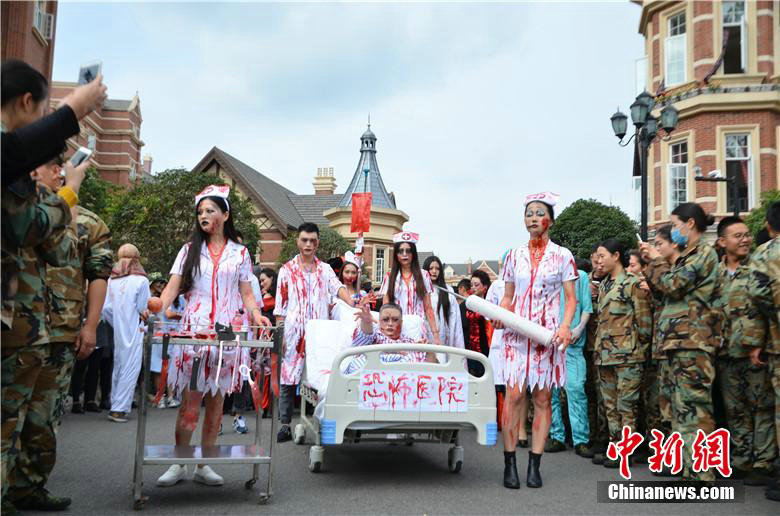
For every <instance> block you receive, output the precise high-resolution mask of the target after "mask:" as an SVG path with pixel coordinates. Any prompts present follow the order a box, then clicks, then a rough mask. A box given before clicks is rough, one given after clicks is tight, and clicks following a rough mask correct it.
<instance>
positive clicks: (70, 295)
mask: <svg viewBox="0 0 780 516" xmlns="http://www.w3.org/2000/svg"><path fill="white" fill-rule="evenodd" d="M77 209H78V215H77V217H76V224H77V227H78V235H77V240H76V242H75V245H76V250H77V253H78V254H77V255H76V256H75V257H74V259H73V261H72V262H70V263H69V264H68V265H66V266H64V267H51V266H50V267H49V268H48V270H47V271H46V283H47V286H48V288H49V295H50V296H51V308H52V312H51V339H52V341H57V342H75V340H76V337H77V336H78V333H79V329H80V328H81V321H82V320H83V318H84V315H85V314H84V312H85V308H86V306H85V299H86V292H85V281H93V280H98V279H103V280H107V279H108V278H109V276H111V266H112V265H113V253H112V251H111V233H110V232H109V230H108V226H106V224H105V223H104V222H103V221H102V220H101V219H100V217H98V216H97V215H95V214H94V213H92V212H91V211H89V210H88V209H86V208H82V207H81V206H78V208H77ZM73 236H74V235H72V234H71V235H69V237H68V238H72V237H73Z"/></svg>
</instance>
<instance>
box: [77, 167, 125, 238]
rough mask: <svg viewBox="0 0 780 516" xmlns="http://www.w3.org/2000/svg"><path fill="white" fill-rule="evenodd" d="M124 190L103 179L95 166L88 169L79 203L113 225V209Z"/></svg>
mask: <svg viewBox="0 0 780 516" xmlns="http://www.w3.org/2000/svg"><path fill="white" fill-rule="evenodd" d="M121 192H122V190H121V189H120V188H119V187H118V186H116V185H115V184H113V183H109V182H108V181H105V180H104V179H101V178H100V176H99V175H98V173H97V170H96V169H95V167H90V168H89V169H88V170H87V175H86V177H85V178H84V182H83V183H81V189H80V190H79V204H80V205H81V206H83V207H85V208H86V209H88V210H89V211H91V212H92V213H94V214H95V215H97V216H98V217H100V218H101V219H103V222H105V223H106V224H108V225H109V227H110V225H111V209H112V207H113V205H114V201H115V199H116V198H117V197H118V196H121Z"/></svg>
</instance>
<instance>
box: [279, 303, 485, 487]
mask: <svg viewBox="0 0 780 516" xmlns="http://www.w3.org/2000/svg"><path fill="white" fill-rule="evenodd" d="M415 317H416V318H417V320H415V319H414V318H415ZM422 327H423V326H422V319H421V318H419V317H417V316H410V315H406V316H404V322H403V328H404V334H405V335H409V336H410V337H411V338H415V337H414V336H412V335H410V332H411V333H412V334H414V333H417V334H418V335H420V334H421V331H422ZM354 328H355V324H349V322H348V321H346V322H342V321H322V320H316V321H309V322H308V323H307V326H306V363H305V370H304V378H303V381H302V382H301V423H300V424H298V425H296V427H295V431H294V434H293V437H294V441H295V443H296V444H304V443H305V442H306V441H307V438H310V440H311V441H313V442H314V444H313V446H312V447H311V448H310V450H309V470H310V471H312V472H315V473H316V472H320V471H322V469H323V467H324V454H325V446H326V445H338V444H343V443H350V444H353V443H360V442H392V443H406V444H412V443H420V442H428V443H442V444H449V445H451V446H450V448H449V450H448V456H447V458H448V461H447V463H448V467H449V470H450V471H451V472H453V473H458V472H460V470H461V468H462V467H463V447H462V446H461V444H460V443H461V437H460V435H461V431H462V430H466V429H475V430H476V432H477V442H479V443H480V444H482V445H486V446H492V445H494V444H495V443H496V437H497V425H496V394H495V387H494V385H493V374H492V369H491V366H490V362H489V361H488V359H487V357H485V356H484V355H482V354H481V353H476V352H473V351H468V350H463V349H456V348H450V347H446V348H442V346H436V345H429V344H381V345H371V346H361V347H356V348H352V347H351V336H352V332H353V331H354ZM415 328H416V329H415ZM410 349H413V350H415V351H422V352H434V353H437V356H438V358H439V362H440V363H438V364H435V363H428V362H420V363H408V362H407V363H383V362H382V361H381V359H380V356H381V354H382V353H388V352H399V351H406V350H410ZM443 349H444V350H446V353H442V351H443ZM358 355H364V356H365V365H364V367H363V368H362V369H361V370H360V371H358V372H355V373H353V374H349V375H347V374H344V373H342V371H343V370H344V368H345V366H346V364H347V363H349V362H350V361H351V360H353V359H354V358H355V357H357V356H358ZM464 359H471V360H477V361H479V362H481V363H482V365H483V366H484V367H485V374H484V375H483V376H482V377H481V378H476V377H474V376H471V375H469V374H468V371H467V370H466V367H465V364H464V362H465V360H464ZM374 380H377V381H374ZM393 384H394V387H395V388H393ZM377 385H379V386H380V388H377ZM442 385H444V391H442V389H441V387H442ZM399 387H400V388H399ZM453 391H455V392H454V394H453ZM382 394H384V395H385V397H384V398H383V397H382V396H381V395H382ZM404 394H406V395H407V398H406V399H404V396H403V395H404ZM442 394H443V397H442ZM372 395H373V396H377V397H378V398H379V402H378V403H374V402H373V399H372V398H371V396H372ZM426 396H427V397H426ZM448 397H449V399H448ZM389 398H392V399H389ZM431 398H433V399H431ZM309 406H311V407H315V412H314V414H315V415H314V416H313V417H311V416H308V415H307V407H309Z"/></svg>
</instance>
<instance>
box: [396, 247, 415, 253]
mask: <svg viewBox="0 0 780 516" xmlns="http://www.w3.org/2000/svg"><path fill="white" fill-rule="evenodd" d="M396 254H412V250H411V249H407V248H405V247H402V248H401V249H399V250H398V252H397V253H396Z"/></svg>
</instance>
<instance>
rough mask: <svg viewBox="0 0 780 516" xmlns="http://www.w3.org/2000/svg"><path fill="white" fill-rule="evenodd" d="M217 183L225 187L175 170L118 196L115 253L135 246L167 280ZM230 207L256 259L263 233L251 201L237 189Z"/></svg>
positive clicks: (113, 221) (148, 265)
mask: <svg viewBox="0 0 780 516" xmlns="http://www.w3.org/2000/svg"><path fill="white" fill-rule="evenodd" d="M212 184H225V183H224V181H222V180H221V179H220V178H219V177H216V176H214V175H213V174H208V173H206V172H197V173H195V172H190V171H188V170H186V169H171V170H166V171H164V172H161V173H159V174H158V175H157V176H155V179H154V180H153V181H149V182H145V183H141V184H139V185H138V186H136V187H134V188H133V189H130V190H125V191H122V192H121V193H119V194H117V195H116V196H115V198H114V199H113V201H112V205H113V207H112V209H111V210H110V211H111V217H110V225H109V227H110V229H111V233H112V236H113V243H114V248H115V249H116V248H118V247H119V246H120V245H121V244H124V243H127V242H129V243H131V244H135V246H136V247H138V249H139V250H140V251H141V257H142V260H143V262H144V267H146V270H147V272H160V273H162V274H163V275H165V276H167V275H168V272H169V271H170V268H171V265H173V262H174V260H175V259H176V254H177V253H178V252H179V249H180V248H181V246H182V245H183V244H184V243H185V242H187V240H189V237H190V234H191V232H192V230H193V228H194V224H195V205H194V203H195V195H197V194H198V193H199V192H200V191H201V190H203V189H204V188H205V187H206V186H208V185H212ZM228 202H229V203H230V209H231V212H232V216H233V221H234V223H235V226H236V229H237V230H238V231H239V232H241V234H242V235H243V239H244V245H246V246H247V248H249V251H250V252H251V253H252V256H253V257H254V256H255V254H256V252H257V251H258V250H259V247H260V230H259V228H258V227H257V224H255V222H254V215H253V213H252V206H251V204H250V201H248V200H247V199H244V198H240V197H238V196H237V195H236V194H235V191H233V190H231V192H230V196H229V197H228Z"/></svg>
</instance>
